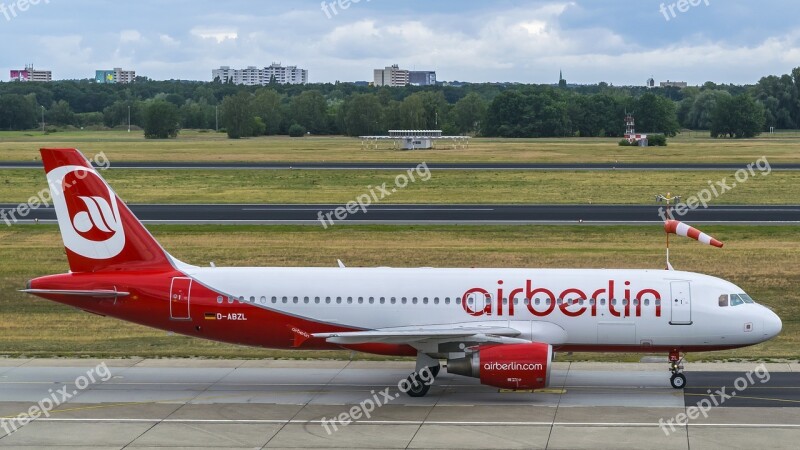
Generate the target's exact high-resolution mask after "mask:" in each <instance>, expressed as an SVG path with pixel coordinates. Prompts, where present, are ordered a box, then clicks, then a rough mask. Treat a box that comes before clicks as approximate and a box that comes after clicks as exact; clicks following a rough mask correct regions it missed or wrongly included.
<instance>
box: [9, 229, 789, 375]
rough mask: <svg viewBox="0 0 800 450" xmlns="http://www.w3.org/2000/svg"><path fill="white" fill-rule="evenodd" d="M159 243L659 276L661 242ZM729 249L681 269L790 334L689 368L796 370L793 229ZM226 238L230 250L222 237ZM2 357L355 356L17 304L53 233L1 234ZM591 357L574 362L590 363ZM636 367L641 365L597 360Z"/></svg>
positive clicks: (221, 255)
mask: <svg viewBox="0 0 800 450" xmlns="http://www.w3.org/2000/svg"><path fill="white" fill-rule="evenodd" d="M152 231H153V233H154V235H155V236H156V237H157V238H158V239H159V240H160V241H161V242H162V243H163V244H164V246H165V247H167V248H168V249H169V250H170V251H171V252H172V253H173V254H174V255H175V256H176V257H178V258H180V259H182V260H185V261H187V262H190V263H194V264H198V265H206V264H208V262H209V261H214V262H215V263H216V264H217V265H219V266H223V265H231V266H248V265H258V266H278V265H286V266H306V265H308V266H334V265H335V264H336V259H337V258H340V259H342V260H343V261H344V262H345V263H347V264H348V266H351V267H358V266H366V267H371V266H379V265H391V266H396V267H404V266H410V267H418V266H443V267H473V266H478V267H585V268H643V267H645V268H646V267H651V268H660V267H662V266H663V248H662V247H663V235H662V234H661V232H660V231H659V228H658V227H655V226H647V227H642V226H625V227H600V226H592V227H543V226H530V227H528V226H526V227H495V226H482V227H458V226H446V227H411V226H402V227H399V226H358V227H337V228H336V229H331V230H327V231H326V230H322V229H321V228H318V227H289V226H286V227H217V226H192V227H186V226H156V227H152ZM704 231H707V232H709V233H712V234H714V235H716V236H717V237H719V238H720V239H722V240H724V241H725V242H726V246H725V248H724V249H723V250H717V249H713V248H711V247H705V246H700V245H699V244H697V243H695V242H691V241H688V240H682V241H678V242H677V243H675V245H674V247H673V261H672V262H673V264H674V265H675V267H676V268H678V269H681V270H692V271H699V272H704V273H708V274H711V275H715V276H720V277H723V278H726V279H729V280H731V281H733V282H734V283H736V284H738V285H739V286H741V287H742V288H744V289H745V290H746V291H747V292H749V293H750V294H751V295H752V296H753V297H755V298H756V299H757V300H759V301H760V302H762V303H764V304H767V305H769V306H771V307H773V308H774V309H775V310H776V312H777V313H778V314H779V315H780V316H781V317H782V318H783V321H784V331H783V333H782V335H781V336H780V337H779V338H777V339H775V340H773V341H770V342H768V343H765V344H762V345H759V346H756V347H750V348H745V349H740V350H736V351H729V352H722V353H711V354H696V355H690V357H691V359H737V358H742V359H755V358H763V359H770V358H772V359H775V358H787V359H792V360H796V359H798V352H797V349H798V347H800V294H798V291H797V289H796V288H797V286H798V285H800V273H798V271H797V267H798V266H799V265H800V252H798V251H797V235H798V232H799V231H800V228H797V227H756V228H752V227H746V226H715V227H708V229H706V230H704ZM222 232H224V233H225V234H224V239H223V238H222V236H223V235H222V234H221V233H222ZM0 242H1V243H2V245H0V318H2V321H1V322H0V324H1V325H0V355H9V356H39V357H45V356H70V357H84V356H85V357H90V356H93V357H114V356H116V357H125V356H141V357H167V356H178V357H189V356H197V357H211V358H216V357H237V358H319V357H344V358H347V357H349V353H347V352H334V353H324V352H318V353H304V352H286V351H272V350H263V349H253V348H242V347H236V346H230V345H224V344H218V343H213V342H207V341H201V340H193V339H189V338H185V337H180V336H169V335H167V334H165V333H163V332H159V331H154V330H150V329H147V328H143V327H140V326H137V325H132V324H127V323H123V322H119V321H116V320H114V319H108V318H100V317H96V316H92V315H89V314H86V313H82V312H79V311H76V310H72V309H70V308H67V307H64V306H61V305H58V304H54V303H51V302H48V301H45V300H40V299H36V298H34V297H30V296H26V295H24V294H21V293H18V292H17V291H16V289H20V288H22V287H24V284H25V281H26V280H27V279H29V278H33V277H36V276H41V275H45V274H50V273H61V272H64V271H66V269H67V267H66V260H65V257H64V254H63V247H62V245H61V239H60V236H59V235H58V231H57V229H56V227H53V226H15V227H13V228H3V229H2V230H0ZM586 357H587V355H575V356H574V358H576V359H582V358H586ZM591 358H593V359H601V360H637V359H638V358H639V356H636V355H600V356H597V355H592V356H591Z"/></svg>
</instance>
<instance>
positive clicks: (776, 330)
mask: <svg viewBox="0 0 800 450" xmlns="http://www.w3.org/2000/svg"><path fill="white" fill-rule="evenodd" d="M782 329H783V322H782V321H781V318H780V317H778V315H777V314H775V313H774V312H772V311H771V310H769V309H767V310H766V314H765V315H764V334H765V335H766V338H767V339H772V338H774V337H775V336H777V335H778V334H780V332H781V330H782Z"/></svg>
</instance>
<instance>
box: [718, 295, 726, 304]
mask: <svg viewBox="0 0 800 450" xmlns="http://www.w3.org/2000/svg"><path fill="white" fill-rule="evenodd" d="M719 306H728V294H722V295H720V296H719Z"/></svg>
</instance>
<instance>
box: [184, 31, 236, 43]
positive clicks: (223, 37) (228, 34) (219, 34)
mask: <svg viewBox="0 0 800 450" xmlns="http://www.w3.org/2000/svg"><path fill="white" fill-rule="evenodd" d="M190 33H191V34H192V35H193V36H196V37H199V38H200V39H213V40H215V41H217V44H221V43H223V42H225V41H227V40H236V39H238V38H239V33H238V31H237V30H234V29H225V28H202V27H198V28H192V30H191V32H190Z"/></svg>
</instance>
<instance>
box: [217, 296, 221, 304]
mask: <svg viewBox="0 0 800 450" xmlns="http://www.w3.org/2000/svg"><path fill="white" fill-rule="evenodd" d="M217 303H222V296H221V295H220V296H219V297H217Z"/></svg>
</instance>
